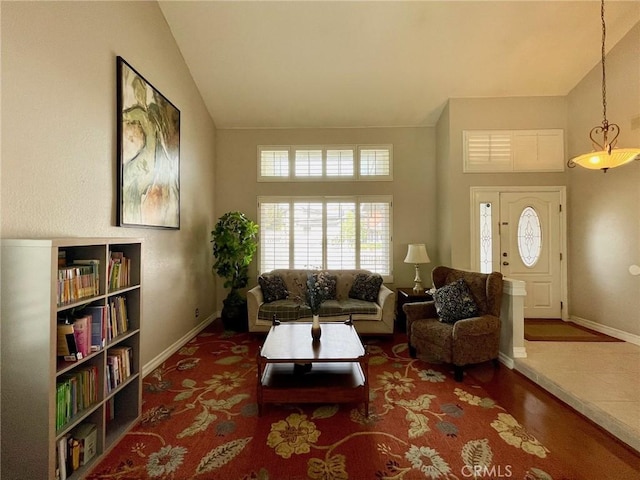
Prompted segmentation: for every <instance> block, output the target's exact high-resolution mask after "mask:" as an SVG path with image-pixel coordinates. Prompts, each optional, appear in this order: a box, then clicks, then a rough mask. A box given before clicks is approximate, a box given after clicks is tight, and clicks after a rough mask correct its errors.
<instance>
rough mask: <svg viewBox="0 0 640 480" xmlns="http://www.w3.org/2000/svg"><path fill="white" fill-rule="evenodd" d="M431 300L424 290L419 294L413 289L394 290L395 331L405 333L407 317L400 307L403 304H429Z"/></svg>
mask: <svg viewBox="0 0 640 480" xmlns="http://www.w3.org/2000/svg"><path fill="white" fill-rule="evenodd" d="M431 300H433V297H432V296H431V295H429V294H428V293H427V291H426V290H423V291H421V292H417V293H416V292H414V291H413V287H400V288H396V321H395V331H396V332H406V331H407V317H406V316H405V314H404V311H403V310H402V306H403V305H404V304H405V303H410V302H429V301H431Z"/></svg>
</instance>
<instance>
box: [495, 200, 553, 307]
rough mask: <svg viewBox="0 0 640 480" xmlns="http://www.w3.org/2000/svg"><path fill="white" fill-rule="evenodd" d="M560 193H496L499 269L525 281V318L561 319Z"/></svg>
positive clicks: (506, 274) (507, 275)
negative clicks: (498, 201) (498, 221)
mask: <svg viewBox="0 0 640 480" xmlns="http://www.w3.org/2000/svg"><path fill="white" fill-rule="evenodd" d="M560 208H561V207H560V195H559V193H558V192H535V193H530V192H501V193H500V224H499V229H500V271H501V272H502V274H503V275H504V276H506V277H510V278H513V279H516V280H522V281H524V282H525V288H526V291H527V296H526V297H525V305H524V316H525V318H561V316H562V312H561V310H562V303H561V282H560V279H561V274H560V264H561V261H562V258H561V250H560V228H561V226H560V214H561V211H560Z"/></svg>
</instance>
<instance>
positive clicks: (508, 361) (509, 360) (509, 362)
mask: <svg viewBox="0 0 640 480" xmlns="http://www.w3.org/2000/svg"><path fill="white" fill-rule="evenodd" d="M498 360H500V363H502V364H503V365H505V366H507V367H508V368H509V369H510V370H513V367H514V366H515V362H514V361H513V358H510V357H509V356H507V355H505V354H504V353H502V352H500V353H499V354H498Z"/></svg>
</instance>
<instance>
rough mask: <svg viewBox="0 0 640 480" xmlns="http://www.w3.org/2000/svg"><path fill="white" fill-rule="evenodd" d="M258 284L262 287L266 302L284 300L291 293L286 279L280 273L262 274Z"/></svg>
mask: <svg viewBox="0 0 640 480" xmlns="http://www.w3.org/2000/svg"><path fill="white" fill-rule="evenodd" d="M258 284H259V285H260V288H261V289H262V296H263V298H264V302H265V303H271V302H275V301H276V300H284V299H285V298H287V295H289V292H288V291H287V287H286V285H285V283H284V280H283V279H282V277H281V276H280V275H260V276H259V277H258Z"/></svg>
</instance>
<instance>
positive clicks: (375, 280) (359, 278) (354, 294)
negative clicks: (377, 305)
mask: <svg viewBox="0 0 640 480" xmlns="http://www.w3.org/2000/svg"><path fill="white" fill-rule="evenodd" d="M381 285H382V277H381V276H380V275H379V274H377V273H371V274H368V273H359V274H357V275H356V276H355V278H354V279H353V285H352V286H351V290H349V297H350V298H355V299H357V300H365V301H367V302H375V301H376V300H378V293H379V292H380V286H381Z"/></svg>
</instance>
